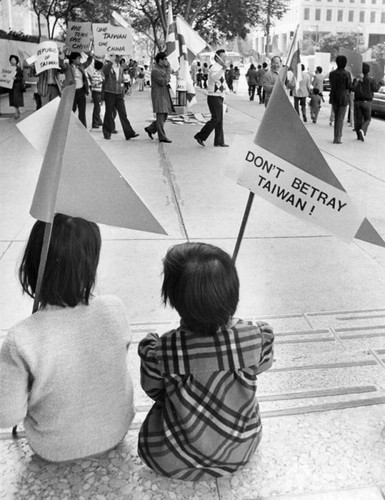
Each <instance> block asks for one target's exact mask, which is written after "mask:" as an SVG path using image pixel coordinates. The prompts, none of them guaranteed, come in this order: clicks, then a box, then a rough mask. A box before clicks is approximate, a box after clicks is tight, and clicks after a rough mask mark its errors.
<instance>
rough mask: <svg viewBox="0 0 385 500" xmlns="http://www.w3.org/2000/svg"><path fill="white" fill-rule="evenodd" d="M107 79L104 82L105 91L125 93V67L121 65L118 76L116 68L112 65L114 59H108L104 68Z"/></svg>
mask: <svg viewBox="0 0 385 500" xmlns="http://www.w3.org/2000/svg"><path fill="white" fill-rule="evenodd" d="M102 71H103V73H104V76H105V80H104V82H103V92H107V93H109V94H123V93H124V82H123V71H124V68H123V67H122V66H119V76H118V78H116V73H115V69H114V68H113V67H112V61H107V62H106V63H105V64H104V66H103V69H102Z"/></svg>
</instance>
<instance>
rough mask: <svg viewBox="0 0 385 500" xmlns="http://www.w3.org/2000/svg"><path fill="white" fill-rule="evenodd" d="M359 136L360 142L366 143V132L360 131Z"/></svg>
mask: <svg viewBox="0 0 385 500" xmlns="http://www.w3.org/2000/svg"><path fill="white" fill-rule="evenodd" d="M357 134H358V138H359V140H360V141H362V142H364V141H365V139H364V131H363V130H361V129H360V130H359V131H358V132H357Z"/></svg>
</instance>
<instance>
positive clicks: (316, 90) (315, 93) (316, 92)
mask: <svg viewBox="0 0 385 500" xmlns="http://www.w3.org/2000/svg"><path fill="white" fill-rule="evenodd" d="M313 94H314V95H318V94H319V89H317V87H314V89H313Z"/></svg>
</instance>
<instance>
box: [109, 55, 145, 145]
mask: <svg viewBox="0 0 385 500" xmlns="http://www.w3.org/2000/svg"><path fill="white" fill-rule="evenodd" d="M119 59H120V58H119V55H115V56H114V55H110V58H109V59H108V60H107V61H106V62H105V64H104V66H103V70H102V71H103V73H104V78H105V80H104V85H103V90H104V104H105V107H106V109H105V112H104V121H103V135H104V138H105V139H111V134H112V133H113V131H114V130H115V121H114V118H115V116H116V115H115V110H116V112H117V113H118V115H119V119H120V123H121V124H122V128H123V133H124V136H125V138H126V140H127V141H128V140H129V139H132V138H134V137H138V135H139V134H137V133H136V132H135V131H134V129H133V128H132V127H131V123H130V122H129V120H128V118H127V111H126V105H125V103H124V81H123V66H121V65H120V64H119Z"/></svg>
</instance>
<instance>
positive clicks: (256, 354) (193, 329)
mask: <svg viewBox="0 0 385 500" xmlns="http://www.w3.org/2000/svg"><path fill="white" fill-rule="evenodd" d="M163 264H164V280H163V285H162V297H163V301H164V304H167V303H169V304H170V305H171V307H173V308H175V309H176V310H177V312H178V313H179V315H180V317H181V322H180V326H179V328H177V329H174V330H171V331H169V332H167V333H165V334H164V335H162V336H161V337H159V336H158V335H157V334H155V333H149V334H148V335H147V336H146V337H145V338H143V339H142V340H141V341H140V343H139V346H138V353H139V356H140V358H141V385H142V388H143V390H144V391H145V392H146V393H147V395H148V396H149V397H151V398H152V399H153V400H154V401H155V404H154V405H153V406H152V408H151V410H150V411H149V413H148V415H147V416H146V419H145V421H144V422H143V424H142V426H141V429H140V432H139V441H138V453H139V456H140V457H141V459H142V460H143V462H144V463H145V464H147V465H148V466H149V467H150V468H151V469H153V470H154V471H156V472H157V473H159V474H161V475H164V476H168V477H173V478H175V479H183V480H189V481H199V480H206V479H212V478H213V477H220V476H223V475H226V474H229V473H232V472H235V471H236V470H237V469H239V468H240V467H242V466H243V465H245V464H246V463H247V462H248V461H249V460H250V458H251V456H252V455H253V453H254V452H255V450H256V448H257V446H258V444H259V442H260V440H261V430H262V425H261V419H260V413H259V406H258V401H257V399H256V388H257V375H258V374H260V373H262V372H264V371H265V370H267V369H268V368H270V366H271V365H272V363H273V342H274V335H273V330H272V328H271V326H269V325H268V324H267V323H263V322H258V323H256V324H254V323H253V322H251V321H243V320H241V319H236V318H234V317H233V316H234V313H235V311H236V308H237V304H238V299H239V280H238V275H237V271H236V268H235V265H234V262H233V261H232V259H231V258H230V256H229V255H228V254H227V253H226V252H224V251H223V250H221V249H220V248H218V247H216V246H213V245H209V244H205V243H184V244H180V245H175V246H174V247H171V248H170V249H169V250H168V252H167V254H166V257H165V259H164V262H163Z"/></svg>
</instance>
